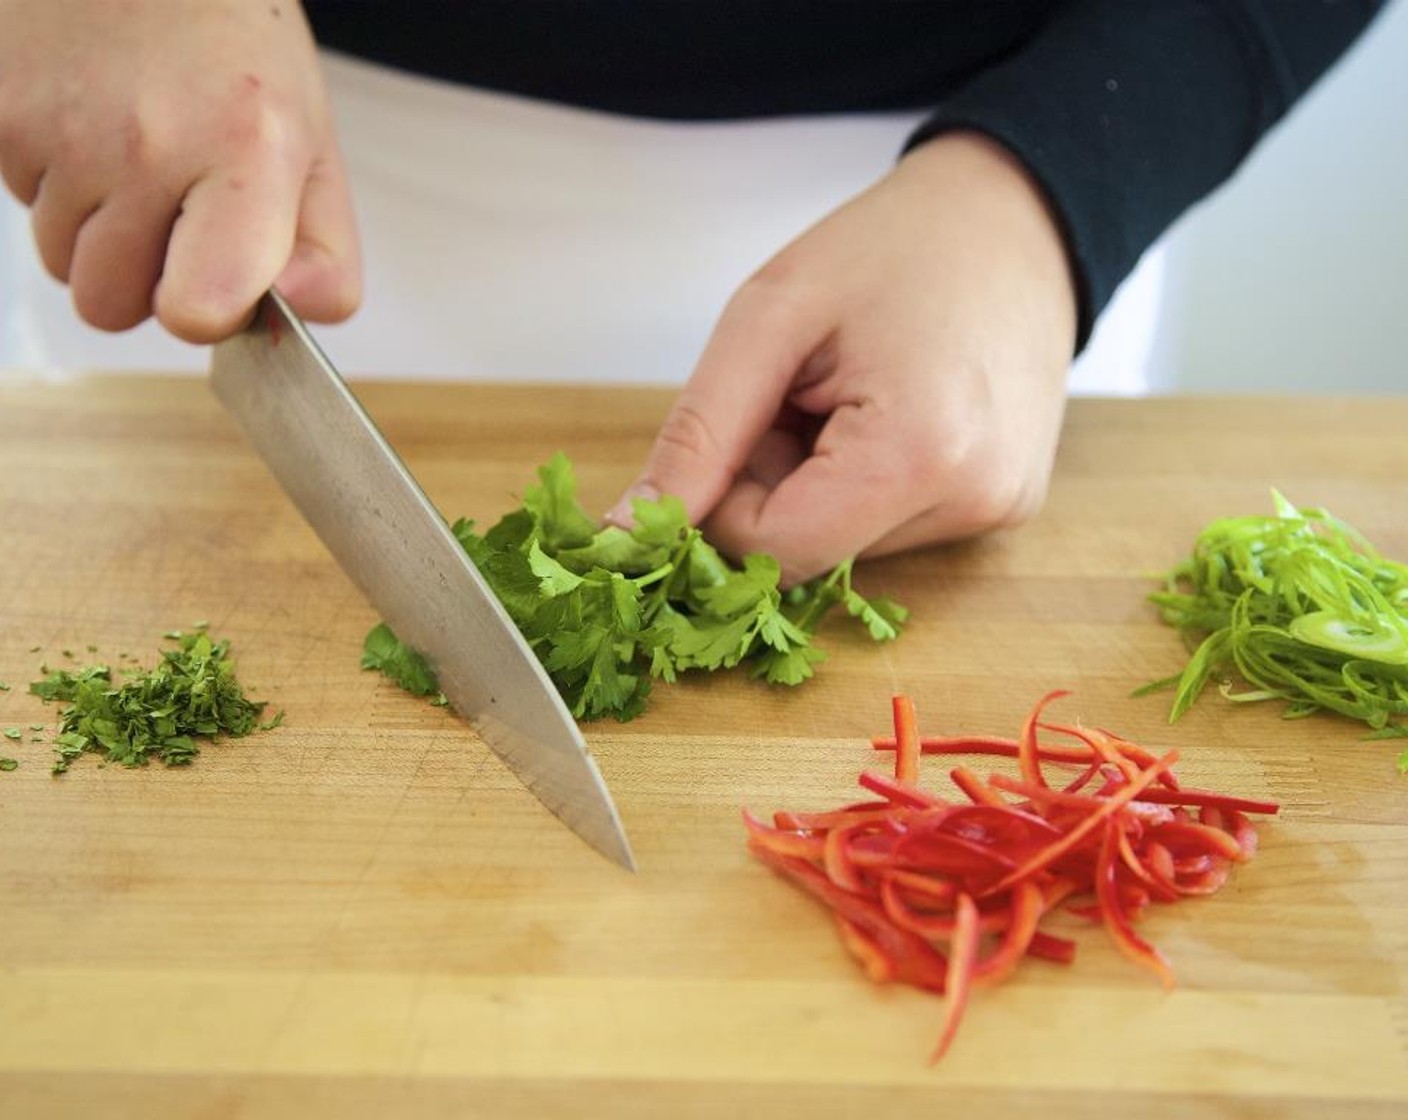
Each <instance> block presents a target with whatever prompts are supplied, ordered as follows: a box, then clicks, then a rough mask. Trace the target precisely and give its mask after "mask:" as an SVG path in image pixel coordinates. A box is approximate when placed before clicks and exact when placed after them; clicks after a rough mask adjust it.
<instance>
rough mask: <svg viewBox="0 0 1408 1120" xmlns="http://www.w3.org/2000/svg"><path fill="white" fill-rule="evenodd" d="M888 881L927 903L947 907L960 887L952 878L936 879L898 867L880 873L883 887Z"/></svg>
mask: <svg viewBox="0 0 1408 1120" xmlns="http://www.w3.org/2000/svg"><path fill="white" fill-rule="evenodd" d="M887 882H889V883H893V884H894V886H895V887H896V888H897V889H898V888H901V887H902V888H904V890H905V891H907V892H909V893H910V894H912V895H917V896H918V897H919V898H920V899H922V900H923V901H924V902H926V903H929V904H931V905H934V906H941V907H945V908H947V907H949V906H950V904H951V903H952V902H953V897H954V895H956V894H957V893H958V887H957V886H956V885H955V884H954V883H953V881H952V880H949V879H935V878H933V877H932V876H929V875H924V874H921V873H920V872H918V871H905V870H903V869H901V868H897V867H894V868H887V869H885V870H884V871H882V872H881V873H880V883H881V888H882V889H883V888H884V884H885V883H887Z"/></svg>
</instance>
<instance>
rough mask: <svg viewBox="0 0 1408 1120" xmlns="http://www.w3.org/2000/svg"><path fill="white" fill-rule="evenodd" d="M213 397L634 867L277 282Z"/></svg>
mask: <svg viewBox="0 0 1408 1120" xmlns="http://www.w3.org/2000/svg"><path fill="white" fill-rule="evenodd" d="M210 379H211V385H212V387H213V388H214V390H215V395H216V396H217V397H219V398H220V400H221V401H222V402H223V403H224V405H225V407H226V408H227V409H228V410H229V411H230V412H231V413H232V414H233V415H234V417H235V419H236V420H237V421H238V422H239V424H240V426H241V427H242V428H243V429H244V432H245V435H246V436H247V437H248V439H249V441H250V442H251V443H252V444H253V445H254V448H255V450H256V451H258V452H259V454H260V455H261V456H262V457H263V459H264V462H265V463H266V464H267V465H268V467H269V469H270V470H271V471H273V473H274V476H275V477H276V478H277V479H278V480H279V483H280V484H281V485H282V486H283V488H284V490H285V491H286V492H287V494H288V496H289V497H290V498H291V499H293V503H294V504H295V505H296V506H297V507H298V509H299V510H300V511H301V512H302V514H303V516H304V517H305V518H306V519H307V521H308V522H309V524H311V525H312V526H313V528H314V529H315V530H316V531H317V533H318V536H320V537H321V538H322V540H323V543H324V544H325V545H327V547H328V549H329V551H331V552H332V554H333V556H334V557H335V558H336V559H337V562H338V563H339V564H341V565H342V569H343V571H345V572H346V573H347V574H348V576H350V577H351V579H352V581H353V582H354V583H355V584H356V585H357V586H358V587H359V588H360V589H361V591H362V593H363V594H364V595H366V597H367V599H368V600H370V602H371V604H372V606H373V607H375V608H376V610H377V611H378V612H379V613H380V615H381V617H382V618H383V619H385V620H386V623H387V625H388V626H390V627H391V629H392V630H393V631H395V633H396V636H397V637H398V638H399V639H400V640H401V641H403V642H405V643H406V644H407V645H408V646H410V647H411V648H412V649H414V650H417V651H418V652H419V653H420V654H421V655H422V656H424V657H425V659H426V660H427V661H428V662H429V663H430V666H431V668H432V669H434V670H435V674H436V677H437V679H438V680H439V683H440V689H441V691H442V692H444V694H445V697H446V699H447V700H448V701H449V702H450V704H451V705H452V706H453V707H454V709H455V710H456V711H457V712H459V713H460V714H461V715H462V716H464V717H465V718H466V719H468V720H469V721H470V722H471V723H472V724H473V725H474V727H475V729H476V730H477V731H478V732H479V734H480V736H481V737H482V738H483V739H484V741H485V742H486V743H488V745H489V746H490V747H491V748H492V749H493V750H494V752H495V753H496V754H498V756H499V757H500V758H502V759H503V760H504V762H505V763H507V764H508V766H509V767H510V768H511V769H512V770H513V771H514V773H516V774H517V775H518V777H519V779H520V780H521V781H522V782H523V784H524V785H525V786H527V787H528V789H529V790H531V791H532V792H533V793H534V794H535V795H536V796H537V797H538V799H539V800H541V801H542V802H543V804H544V805H546V806H547V807H548V808H549V809H550V810H552V812H553V813H555V814H556V815H557V816H558V817H559V818H560V819H561V820H562V821H563V823H565V824H566V825H567V826H568V827H569V828H571V829H572V830H573V831H574V832H576V833H577V834H578V835H579V836H581V837H582V839H583V840H585V841H586V842H587V843H588V844H590V845H591V846H592V847H594V848H596V849H597V850H598V851H599V852H601V853H602V854H603V855H605V856H607V857H608V858H610V859H613V860H615V861H616V862H617V863H620V864H622V865H623V866H625V867H628V868H630V869H632V870H634V868H635V862H634V860H633V858H632V856H631V848H630V844H629V842H628V841H627V839H626V833H625V830H624V829H623V828H622V827H621V821H620V818H619V817H618V816H617V814H616V808H615V806H614V805H613V804H612V801H611V795H610V793H609V792H607V789H606V784H605V782H604V781H602V777H601V774H600V772H599V771H598V770H597V766H596V763H595V761H594V760H593V759H592V757H591V755H590V754H589V753H588V751H587V746H586V743H585V742H584V741H583V739H582V735H581V732H580V731H579V730H578V729H577V724H576V723H575V721H574V720H573V719H572V716H571V714H570V713H569V712H568V711H567V708H566V706H565V705H564V704H563V702H562V697H561V696H559V695H558V693H557V690H556V689H555V688H554V687H553V685H552V682H551V681H550V680H549V679H548V677H547V674H546V673H545V672H544V671H543V667H542V666H541V665H540V664H539V662H538V659H537V658H536V657H535V656H534V655H533V651H532V650H531V649H529V648H528V645H527V643H526V642H525V641H524V640H523V637H522V635H521V634H519V632H518V629H517V627H516V626H514V624H513V621H512V620H511V619H510V618H509V617H508V615H507V614H506V613H505V612H504V609H503V607H502V606H501V605H500V603H499V601H498V599H497V598H496V597H495V595H494V593H493V591H491V590H490V589H489V586H488V584H486V583H485V582H484V578H483V576H481V575H480V574H479V572H478V571H477V570H476V569H475V567H474V564H473V563H472V562H471V561H470V559H469V557H468V556H466V555H465V551H464V549H463V548H461V547H460V545H459V542H458V541H457V540H455V537H454V534H453V533H451V532H450V530H449V527H448V526H447V525H446V524H445V521H444V519H443V518H441V516H440V515H439V513H437V512H436V510H435V507H434V506H433V505H431V503H430V500H429V499H428V498H427V497H426V496H425V494H424V492H423V491H422V490H421V488H420V486H419V485H417V483H416V481H415V479H414V478H413V477H412V476H411V473H410V472H409V471H408V470H407V469H406V467H405V464H404V463H402V462H401V460H400V458H399V457H398V456H397V455H396V453H395V452H394V451H393V450H392V449H391V446H390V445H389V444H388V443H387V442H386V439H385V437H384V436H383V435H382V434H381V432H380V431H378V430H377V427H376V425H375V424H374V423H373V422H372V420H371V418H370V417H369V416H368V415H367V413H366V412H365V410H363V408H362V406H361V405H360V404H359V403H358V401H357V399H356V397H354V396H353V395H352V392H351V390H350V389H349V388H348V387H347V385H346V383H345V382H344V381H343V380H342V378H341V376H339V374H338V372H337V370H336V369H335V368H334V367H333V365H332V363H331V362H330V361H328V359H327V358H326V357H325V356H324V354H323V353H322V351H321V350H320V349H319V348H318V346H317V343H315V342H314V341H313V338H312V336H311V335H310V334H309V333H308V330H307V328H306V327H305V326H304V325H303V323H302V321H301V320H300V319H299V318H298V316H297V315H296V314H295V313H294V312H293V310H292V309H291V308H290V307H289V306H288V304H287V303H286V302H285V301H284V300H283V299H282V297H280V296H279V294H278V293H277V292H273V291H270V292H269V293H268V294H267V295H266V296H265V297H264V298H263V299H262V301H261V302H260V304H259V307H258V309H257V311H256V313H255V316H254V319H253V321H252V322H251V323H250V325H249V326H248V327H247V328H246V329H245V330H244V331H242V332H241V333H239V334H237V335H235V336H234V337H232V338H230V339H227V340H226V341H224V342H221V343H220V344H218V345H217V346H216V347H215V350H214V354H213V356H212V358H211V365H210Z"/></svg>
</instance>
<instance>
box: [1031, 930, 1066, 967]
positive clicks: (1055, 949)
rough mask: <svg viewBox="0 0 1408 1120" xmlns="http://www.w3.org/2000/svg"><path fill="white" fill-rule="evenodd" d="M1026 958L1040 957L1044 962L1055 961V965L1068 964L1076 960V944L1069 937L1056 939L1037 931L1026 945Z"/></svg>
mask: <svg viewBox="0 0 1408 1120" xmlns="http://www.w3.org/2000/svg"><path fill="white" fill-rule="evenodd" d="M1027 956H1029V957H1040V958H1041V959H1042V960H1044V961H1055V962H1056V963H1057V964H1070V963H1071V962H1072V961H1074V960H1075V959H1076V943H1075V942H1074V941H1072V940H1071V939H1070V938H1069V937H1057V936H1055V935H1054V934H1050V933H1043V932H1042V931H1041V930H1037V931H1036V932H1035V933H1034V934H1032V939H1031V942H1030V943H1029V944H1028V945H1027Z"/></svg>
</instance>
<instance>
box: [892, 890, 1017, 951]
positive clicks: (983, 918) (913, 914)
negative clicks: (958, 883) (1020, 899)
mask: <svg viewBox="0 0 1408 1120" xmlns="http://www.w3.org/2000/svg"><path fill="white" fill-rule="evenodd" d="M957 897H958V898H968V897H970V896H969V895H967V894H965V893H964V892H962V891H959V892H957ZM880 906H881V909H883V910H884V912H885V917H887V918H889V919H890V921H892V922H894V923H895V925H897V926H899V927H900V929H903V930H908V931H909V932H910V933H914V934H918V935H919V936H920V937H922V938H924V939H925V940H926V941H934V940H940V939H947V938H950V937H952V936H953V935H954V930H955V929H956V928H957V922H958V918H957V916H956V910H957V907H956V905H955V912H954V913H948V914H921V913H919V911H917V910H915V909H913V908H912V907H911V906H910V905H909V904H908V903H907V902H905V900H904V899H903V897H901V895H900V891H899V888H898V887H897V886H895V884H894V883H893V882H891V881H889V880H882V881H881V883H880ZM1008 924H1009V918H1008V915H1007V914H1006V913H1005V912H1004V911H1001V910H994V911H990V912H989V913H986V914H982V913H980V914H979V916H978V927H979V929H981V930H982V931H983V932H985V933H1001V932H1002V931H1003V930H1005V929H1006V928H1007V926H1008Z"/></svg>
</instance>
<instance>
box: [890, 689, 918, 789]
mask: <svg viewBox="0 0 1408 1120" xmlns="http://www.w3.org/2000/svg"><path fill="white" fill-rule="evenodd" d="M890 707H891V711H892V712H893V713H894V717H895V743H896V744H897V748H896V750H895V780H896V781H900V782H908V783H909V784H910V785H913V784H914V783H915V782H917V781H918V780H919V723H918V717H917V716H916V715H915V713H914V701H913V700H911V699H910V698H909V697H908V696H895V697H893V698H892V700H891V702H890Z"/></svg>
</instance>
